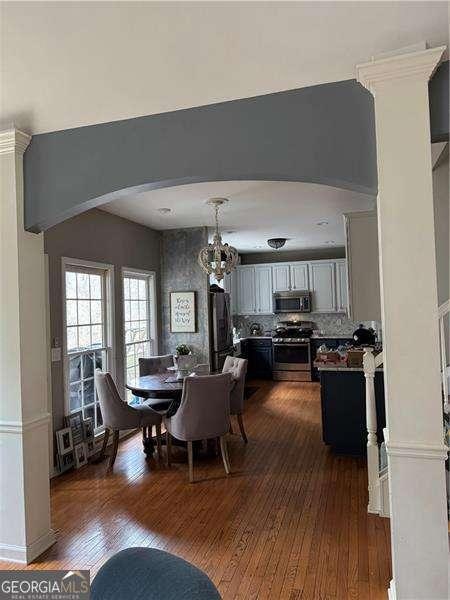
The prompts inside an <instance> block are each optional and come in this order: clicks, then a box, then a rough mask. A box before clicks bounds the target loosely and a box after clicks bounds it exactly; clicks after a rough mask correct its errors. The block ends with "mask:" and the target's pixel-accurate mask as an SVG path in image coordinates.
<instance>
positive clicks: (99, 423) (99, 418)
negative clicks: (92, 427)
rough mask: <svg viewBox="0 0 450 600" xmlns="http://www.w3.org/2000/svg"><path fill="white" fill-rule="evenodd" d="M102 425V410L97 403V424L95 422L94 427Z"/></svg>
mask: <svg viewBox="0 0 450 600" xmlns="http://www.w3.org/2000/svg"><path fill="white" fill-rule="evenodd" d="M102 425H103V417H102V411H101V410H100V406H99V405H98V404H97V424H96V427H101V426H102Z"/></svg>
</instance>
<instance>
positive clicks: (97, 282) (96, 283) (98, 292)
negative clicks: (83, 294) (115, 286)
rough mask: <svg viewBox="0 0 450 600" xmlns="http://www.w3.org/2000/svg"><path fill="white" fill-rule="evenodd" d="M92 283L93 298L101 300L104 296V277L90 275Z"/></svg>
mask: <svg viewBox="0 0 450 600" xmlns="http://www.w3.org/2000/svg"><path fill="white" fill-rule="evenodd" d="M89 281H90V284H91V298H92V299H97V300H101V298H102V278H101V275H89Z"/></svg>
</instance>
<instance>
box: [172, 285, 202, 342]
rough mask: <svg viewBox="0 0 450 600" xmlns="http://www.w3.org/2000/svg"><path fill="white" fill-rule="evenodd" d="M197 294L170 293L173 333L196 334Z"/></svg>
mask: <svg viewBox="0 0 450 600" xmlns="http://www.w3.org/2000/svg"><path fill="white" fill-rule="evenodd" d="M195 311H196V306H195V292H170V331H171V333H195V332H196V330H197V323H196V314H195Z"/></svg>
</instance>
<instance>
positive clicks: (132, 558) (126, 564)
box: [91, 548, 220, 600]
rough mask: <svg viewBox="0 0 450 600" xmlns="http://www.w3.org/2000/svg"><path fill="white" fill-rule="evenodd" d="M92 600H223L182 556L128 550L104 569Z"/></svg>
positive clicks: (98, 578)
mask: <svg viewBox="0 0 450 600" xmlns="http://www.w3.org/2000/svg"><path fill="white" fill-rule="evenodd" d="M91 600H220V594H219V592H218V591H217V589H216V587H215V586H214V584H213V583H212V581H211V580H210V579H209V577H207V576H206V575H205V573H203V571H200V569H197V567H194V565H191V564H190V563H188V562H186V561H185V560H183V559H182V558H179V557H178V556H174V555H173V554H169V553H168V552H163V551H162V550H156V549H155V548H127V549H126V550H122V551H121V552H118V553H117V554H115V555H114V556H113V557H111V558H110V559H109V560H108V561H107V562H106V563H105V564H104V565H103V566H102V567H101V569H100V570H99V572H98V573H97V575H96V576H95V578H94V581H93V582H92V586H91Z"/></svg>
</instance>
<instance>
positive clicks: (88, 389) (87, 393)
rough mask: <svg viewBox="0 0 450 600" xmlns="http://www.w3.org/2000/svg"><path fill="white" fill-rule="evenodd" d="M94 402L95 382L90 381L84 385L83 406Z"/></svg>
mask: <svg viewBox="0 0 450 600" xmlns="http://www.w3.org/2000/svg"><path fill="white" fill-rule="evenodd" d="M93 402H94V380H93V379H88V380H87V381H85V382H84V383H83V404H84V406H86V405H87V404H92V403H93Z"/></svg>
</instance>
